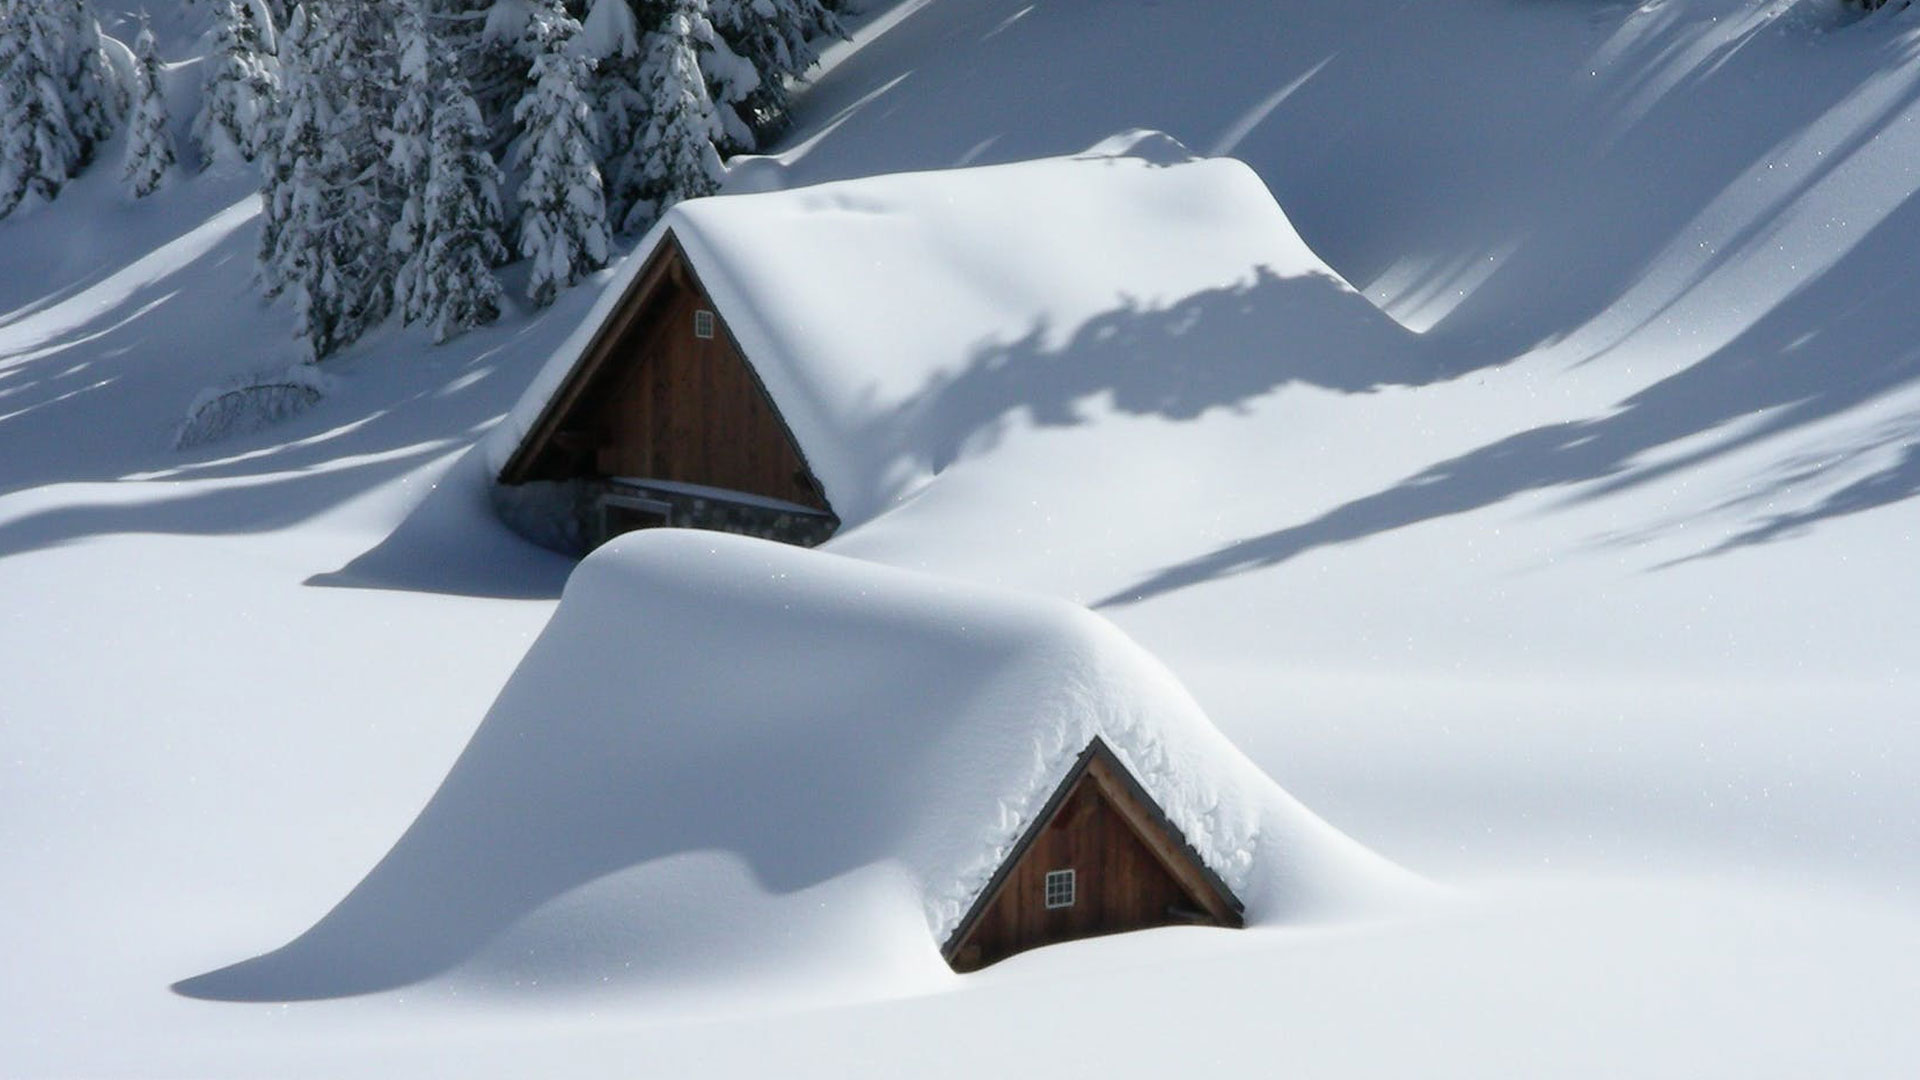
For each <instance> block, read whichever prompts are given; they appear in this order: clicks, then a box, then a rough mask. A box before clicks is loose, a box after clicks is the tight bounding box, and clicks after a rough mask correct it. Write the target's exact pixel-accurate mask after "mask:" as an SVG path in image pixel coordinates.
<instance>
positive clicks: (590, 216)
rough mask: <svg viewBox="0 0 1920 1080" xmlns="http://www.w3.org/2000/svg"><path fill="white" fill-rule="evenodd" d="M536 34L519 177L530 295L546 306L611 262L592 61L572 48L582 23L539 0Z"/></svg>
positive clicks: (517, 152)
mask: <svg viewBox="0 0 1920 1080" xmlns="http://www.w3.org/2000/svg"><path fill="white" fill-rule="evenodd" d="M528 25H529V35H530V36H531V37H532V39H533V40H534V41H535V42H536V43H537V47H538V55H537V56H536V58H535V59H534V62H533V72H532V76H533V85H532V86H531V87H530V88H529V89H528V90H527V92H526V94H525V96H523V97H522V98H521V99H520V102H519V104H518V105H516V106H515V107H514V110H513V118H514V120H515V121H516V122H517V123H518V124H519V125H520V136H519V139H518V141H517V142H516V144H515V146H514V155H513V160H514V163H515V166H516V167H517V168H519V169H521V170H523V171H524V173H525V178H524V179H523V180H522V181H521V183H520V192H519V194H520V207H521V210H520V230H519V233H520V244H519V246H520V254H522V255H524V256H526V257H527V258H529V259H531V260H533V267H532V274H531V276H530V278H529V280H528V282H527V295H528V297H530V298H531V299H532V300H533V302H534V303H535V304H538V305H541V306H545V305H547V304H550V303H552V302H553V298H554V297H555V296H556V295H557V294H558V293H559V291H560V290H561V289H563V288H567V287H569V286H571V285H573V284H574V283H575V282H576V281H579V280H580V278H581V277H582V276H583V275H585V274H587V273H589V272H591V271H593V270H596V269H598V268H600V267H601V266H604V265H606V262H607V257H608V255H609V253H610V252H609V248H610V237H609V236H608V232H607V207H606V196H605V191H604V189H603V187H602V185H601V180H600V170H599V168H598V166H597V165H595V163H594V161H595V157H596V154H595V143H596V139H595V130H594V123H593V114H592V111H591V110H590V109H589V108H588V106H587V98H586V83H587V79H588V75H589V71H590V68H589V64H588V61H587V60H586V58H585V57H582V56H580V55H579V54H578V53H576V52H575V51H574V49H573V48H572V43H573V39H574V37H575V35H577V34H578V33H579V30H580V24H579V23H578V22H577V21H575V20H574V18H573V17H572V16H570V15H568V14H567V11H566V8H565V7H564V6H563V5H562V3H561V0H533V5H532V12H531V14H530V16H529V21H528Z"/></svg>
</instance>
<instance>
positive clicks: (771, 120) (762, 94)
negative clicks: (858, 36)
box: [708, 0, 846, 131]
mask: <svg viewBox="0 0 1920 1080" xmlns="http://www.w3.org/2000/svg"><path fill="white" fill-rule="evenodd" d="M711 9H712V10H711V19H712V22H713V28H714V30H715V31H717V32H718V34H719V35H720V37H721V38H722V39H723V40H724V42H725V43H726V45H727V46H728V47H730V49H731V51H732V52H733V53H735V54H737V55H738V56H739V57H740V58H741V59H743V60H745V61H746V62H747V63H748V64H749V65H751V66H752V68H753V70H754V71H755V72H756V73H757V74H758V76H759V78H758V79H757V80H756V81H755V83H754V85H752V86H751V87H748V88H747V90H746V92H744V93H741V94H737V95H735V94H732V93H728V92H727V91H726V90H724V89H722V90H720V93H719V95H718V96H719V97H720V98H721V100H722V101H723V102H726V103H729V104H733V105H734V108H735V111H736V112H737V113H738V114H739V117H740V119H741V120H742V121H744V122H745V124H746V125H747V126H749V127H750V128H751V129H753V130H755V131H760V130H765V129H766V128H769V127H772V126H774V125H776V124H777V123H778V122H779V121H780V120H781V119H782V118H784V117H785V115H786V112H787V106H788V104H789V101H790V99H791V97H792V91H791V90H790V89H789V82H790V80H794V79H798V78H800V76H801V75H802V73H804V72H805V71H806V70H807V69H808V68H810V67H812V66H813V65H814V63H815V62H817V61H818V60H819V56H818V54H816V53H815V52H814V50H813V46H812V45H811V44H809V43H808V39H809V38H810V37H814V36H817V35H820V34H832V35H835V36H839V37H845V36H846V31H845V30H844V29H842V28H841V26H840V21H839V19H838V18H836V17H835V16H834V13H833V11H831V10H830V9H829V8H828V7H827V6H826V5H825V4H823V3H822V2H821V0H711ZM717 59H721V60H724V58H717ZM709 66H710V67H718V66H719V65H716V64H713V63H711V62H710V64H709ZM717 74H718V72H717V71H709V72H708V76H709V78H714V77H716V76H717ZM717 89H718V88H717Z"/></svg>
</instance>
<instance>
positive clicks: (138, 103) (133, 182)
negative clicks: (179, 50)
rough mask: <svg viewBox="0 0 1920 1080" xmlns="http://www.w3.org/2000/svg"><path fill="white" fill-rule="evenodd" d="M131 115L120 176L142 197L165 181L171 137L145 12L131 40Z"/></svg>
mask: <svg viewBox="0 0 1920 1080" xmlns="http://www.w3.org/2000/svg"><path fill="white" fill-rule="evenodd" d="M133 83H134V85H133V114H132V117H131V118H130V119H129V120H128V122H127V157H126V167H125V169H124V171H123V172H122V176H121V178H122V179H124V180H125V181H126V182H127V184H128V185H129V186H130V187H132V188H133V194H134V197H135V198H139V199H144V198H146V197H147V196H149V195H151V194H153V193H154V192H155V191H158V190H159V189H160V185H161V184H163V183H165V182H166V178H167V172H168V170H170V169H172V168H173V161H174V157H173V137H172V136H171V135H169V134H168V133H167V100H166V97H165V95H164V94H163V93H162V90H163V87H162V86H161V85H160V56H159V54H158V53H157V52H156V51H155V48H154V44H153V28H152V27H151V26H149V25H148V23H147V16H146V13H145V12H141V14H140V33H139V35H138V36H136V37H135V38H134V39H133Z"/></svg>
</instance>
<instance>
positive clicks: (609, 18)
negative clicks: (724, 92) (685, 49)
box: [576, 0, 649, 228]
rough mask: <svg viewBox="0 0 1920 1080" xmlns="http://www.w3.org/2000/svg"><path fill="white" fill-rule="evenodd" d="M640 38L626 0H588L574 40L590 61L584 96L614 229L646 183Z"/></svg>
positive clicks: (645, 105)
mask: <svg viewBox="0 0 1920 1080" xmlns="http://www.w3.org/2000/svg"><path fill="white" fill-rule="evenodd" d="M641 37H642V35H641V32H640V27H639V26H638V24H637V23H636V22H635V20H634V14H633V5H632V3H631V0H593V2H592V5H591V6H590V7H589V8H588V9H587V17H586V20H585V22H584V23H583V24H582V27H581V33H580V37H579V38H578V40H577V41H576V47H577V49H578V50H579V52H580V53H581V55H583V56H585V57H587V59H589V60H591V61H592V62H593V78H592V81H591V82H590V83H589V88H590V91H589V98H590V100H591V102H592V104H593V113H594V116H595V117H596V118H597V119H598V120H599V121H600V156H599V161H600V179H601V182H602V184H603V185H604V187H605V189H606V198H607V221H608V222H610V223H612V224H613V225H614V226H615V227H616V228H625V227H626V226H625V225H624V223H625V222H626V220H627V217H628V215H629V214H630V213H631V212H632V211H633V208H634V205H635V204H636V203H638V202H640V201H641V200H642V199H643V198H644V193H643V189H644V187H645V183H646V160H645V157H644V156H643V155H642V153H641V151H640V136H641V133H642V132H644V131H645V130H646V126H647V115H648V112H649V106H648V102H647V97H646V91H645V84H646V73H645V70H644V68H643V67H642V63H641V62H642V59H643V57H644V55H645V53H644V51H643V50H642V49H641V44H640V43H641Z"/></svg>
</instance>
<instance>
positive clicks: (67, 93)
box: [26, 0, 127, 175]
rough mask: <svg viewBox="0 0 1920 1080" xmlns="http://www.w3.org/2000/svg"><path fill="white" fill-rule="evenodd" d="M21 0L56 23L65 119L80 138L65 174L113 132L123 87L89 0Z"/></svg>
mask: <svg viewBox="0 0 1920 1080" xmlns="http://www.w3.org/2000/svg"><path fill="white" fill-rule="evenodd" d="M26 2H27V3H30V4H34V6H36V7H39V8H41V9H42V10H43V11H47V12H48V14H49V15H50V16H51V15H57V17H58V20H59V22H60V30H59V38H60V42H61V45H62V51H63V64H62V69H61V70H62V72H63V73H64V93H63V96H64V98H65V100H66V104H67V114H68V123H69V124H70V125H72V128H73V133H74V137H75V138H76V139H78V140H79V143H80V160H79V163H78V165H77V166H76V167H75V169H74V172H73V173H72V174H69V175H77V174H78V173H79V170H80V168H81V167H84V166H85V165H86V164H87V163H88V162H89V161H91V160H92V159H93V151H94V148H95V147H96V146H98V145H99V144H100V143H102V142H104V141H106V140H107V139H108V138H111V137H112V135H113V130H114V126H115V123H116V122H117V121H118V119H119V118H120V116H121V114H123V113H125V112H126V107H127V101H126V90H125V88H124V87H122V86H121V85H120V80H119V79H118V78H116V77H115V76H114V73H113V65H112V64H110V63H109V62H108V61H107V53H106V50H105V49H104V48H103V47H102V46H101V41H100V23H99V22H98V21H97V20H96V19H95V18H94V17H93V6H92V4H90V3H89V2H88V0H59V2H58V3H53V4H45V3H35V2H34V0H26Z"/></svg>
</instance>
